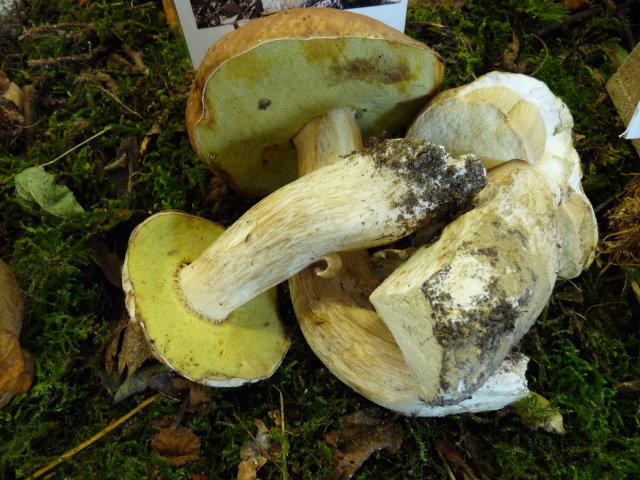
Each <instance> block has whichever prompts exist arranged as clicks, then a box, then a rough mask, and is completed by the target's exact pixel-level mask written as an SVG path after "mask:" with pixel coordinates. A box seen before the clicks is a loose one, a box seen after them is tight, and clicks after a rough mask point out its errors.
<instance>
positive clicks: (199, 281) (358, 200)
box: [179, 139, 486, 321]
mask: <svg viewBox="0 0 640 480" xmlns="http://www.w3.org/2000/svg"><path fill="white" fill-rule="evenodd" d="M485 181H486V178H485V172H484V168H483V167H482V165H481V163H480V162H479V161H478V160H477V159H476V158H475V157H472V156H468V157H463V158H458V159H454V158H451V157H449V156H448V155H447V154H446V153H445V152H444V150H442V149H441V148H438V147H435V146H433V145H431V144H428V143H427V142H424V141H422V140H416V139H395V140H388V141H385V142H380V143H378V144H376V145H374V146H373V147H370V148H367V149H365V150H362V151H360V152H356V153H353V154H351V155H349V156H348V157H346V158H344V159H340V160H339V161H337V162H336V163H333V164H332V165H329V166H326V167H323V168H321V169H319V170H316V171H314V172H312V173H309V174H308V175H305V176H303V177H302V178H300V179H298V180H297V181H295V182H293V183H291V184H289V185H286V186H285V187H283V188H281V189H279V190H277V191H276V192H274V193H273V194H271V195H269V196H268V197H267V198H265V199H264V200H262V201H261V202H259V203H258V204H256V205H255V206H254V207H253V208H251V209H250V210H249V211H247V213H245V214H244V215H243V216H242V217H241V218H240V219H239V220H238V221H237V222H236V223H235V224H234V225H232V226H231V227H230V228H229V229H228V230H227V231H226V232H225V233H224V234H223V235H221V236H220V238H219V239H218V240H217V241H216V242H215V243H214V244H213V245H211V247H209V248H208V249H207V250H206V251H205V252H204V253H203V254H202V255H201V256H200V257H199V258H198V259H197V260H196V261H195V262H193V263H191V264H190V265H188V266H186V267H185V268H183V269H182V271H181V272H180V274H179V277H180V278H179V282H180V285H181V288H182V291H183V294H184V298H185V300H186V302H187V303H188V304H189V305H190V306H191V308H193V309H194V310H195V311H197V312H199V313H200V314H201V315H203V316H204V317H205V318H208V319H210V320H213V321H222V320H224V319H225V318H226V317H227V315H228V314H229V313H230V312H231V311H233V310H234V309H235V308H237V307H238V306H240V305H242V304H244V303H246V302H247V301H248V300H250V299H251V298H253V297H254V296H256V295H258V294H259V293H262V292H263V291H265V290H267V289H269V288H271V287H273V286H274V285H277V284H278V283H280V282H282V281H284V280H286V279H287V278H290V277H291V276H293V275H294V274H296V273H297V272H299V271H301V270H302V269H303V268H305V267H307V266H308V265H311V264H313V263H315V262H317V261H319V260H320V259H321V258H322V257H323V256H324V255H326V254H327V253H332V252H336V251H343V250H355V249H360V248H368V247H373V246H378V245H384V244H386V243H389V242H392V241H395V240H397V239H399V238H402V237H403V236H405V235H407V234H408V233H410V232H412V231H414V230H415V229H417V228H419V227H420V226H421V225H423V224H425V223H428V222H431V221H433V218H434V217H436V216H440V215H443V214H446V213H447V212H448V211H450V210H451V209H457V208H459V206H460V203H462V202H465V201H466V200H467V199H468V198H469V197H470V195H471V194H473V193H475V191H476V190H478V189H479V188H482V187H483V186H484V183H485Z"/></svg>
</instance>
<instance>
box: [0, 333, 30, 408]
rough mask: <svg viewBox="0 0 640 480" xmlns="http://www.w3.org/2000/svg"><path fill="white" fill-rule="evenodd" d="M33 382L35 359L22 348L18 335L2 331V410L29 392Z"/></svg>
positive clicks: (0, 348) (0, 347) (0, 391)
mask: <svg viewBox="0 0 640 480" xmlns="http://www.w3.org/2000/svg"><path fill="white" fill-rule="evenodd" d="M32 381H33V358H32V357H31V355H30V354H29V352H27V351H26V350H24V349H23V348H21V347H20V341H19V339H18V336H17V335H16V334H14V333H12V332H10V331H8V330H0V408H2V407H4V406H5V405H6V404H7V403H9V402H10V401H11V399H12V398H13V397H14V396H16V395H17V394H19V393H24V392H26V391H27V390H29V387H30V386H31V382H32Z"/></svg>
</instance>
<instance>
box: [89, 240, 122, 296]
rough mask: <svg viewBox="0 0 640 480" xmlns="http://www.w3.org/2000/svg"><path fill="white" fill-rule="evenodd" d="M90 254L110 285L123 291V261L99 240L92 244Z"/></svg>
mask: <svg viewBox="0 0 640 480" xmlns="http://www.w3.org/2000/svg"><path fill="white" fill-rule="evenodd" d="M90 253H91V257H92V259H93V261H94V262H95V263H96V265H98V267H100V270H102V273H104V276H105V278H106V279H107V280H108V281H109V283H110V284H111V285H113V286H114V287H116V288H118V289H120V290H122V259H121V258H120V257H119V256H118V255H116V254H115V253H114V252H112V251H111V250H109V248H108V247H107V246H106V245H105V244H104V243H102V242H101V241H99V240H93V241H92V242H91V247H90Z"/></svg>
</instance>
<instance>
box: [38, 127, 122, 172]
mask: <svg viewBox="0 0 640 480" xmlns="http://www.w3.org/2000/svg"><path fill="white" fill-rule="evenodd" d="M109 130H111V127H105V128H104V129H103V130H102V131H100V132H98V133H96V134H95V135H94V136H93V137H89V138H87V139H86V140H84V141H83V142H80V143H79V144H78V145H76V146H75V147H72V148H70V149H69V150H67V151H66V152H64V153H63V154H62V155H58V156H57V157H56V158H54V159H53V160H51V161H50V162H47V163H44V164H42V165H40V166H41V167H48V166H49V165H52V164H54V163H55V162H57V161H58V160H60V159H61V158H63V157H66V156H67V155H69V154H70V153H71V152H73V151H74V150H77V149H78V148H80V147H81V146H83V145H85V144H87V143H89V142H90V141H91V140H93V139H94V138H97V137H99V136H100V135H103V134H105V133H107V132H108V131H109Z"/></svg>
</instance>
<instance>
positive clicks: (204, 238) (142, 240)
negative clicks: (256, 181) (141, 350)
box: [127, 212, 289, 387]
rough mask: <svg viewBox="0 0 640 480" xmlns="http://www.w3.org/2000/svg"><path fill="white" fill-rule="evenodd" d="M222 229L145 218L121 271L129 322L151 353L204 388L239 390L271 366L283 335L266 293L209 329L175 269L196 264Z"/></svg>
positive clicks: (161, 216)
mask: <svg viewBox="0 0 640 480" xmlns="http://www.w3.org/2000/svg"><path fill="white" fill-rule="evenodd" d="M223 231H224V229H223V228H222V227H221V226H219V225H217V224H215V223H212V222H210V221H208V220H205V219H202V218H199V217H195V216H192V215H188V214H185V213H182V212H161V213H158V214H156V215H153V216H151V217H149V218H148V219H147V220H145V222H143V223H142V224H141V225H140V226H139V227H138V228H137V229H136V230H135V231H134V233H133V234H132V236H131V239H130V241H129V248H128V250H127V270H128V275H129V281H130V283H131V287H132V289H133V291H134V296H135V315H136V320H137V321H138V322H140V324H141V325H142V327H143V329H144V331H145V333H146V335H147V338H148V340H149V343H150V345H151V347H152V348H153V350H154V351H155V353H156V354H157V355H158V356H159V357H160V359H161V360H163V361H164V362H165V363H167V364H168V365H169V366H170V367H171V368H173V369H174V370H175V371H176V372H178V373H179V374H181V375H183V376H185V377H187V378H190V379H191V380H194V381H196V382H198V383H202V384H206V385H211V386H222V387H225V386H228V387H232V386H238V385H241V384H243V383H246V382H250V381H256V380H260V379H262V378H267V377H269V376H270V375H271V374H273V372H274V371H275V370H276V369H277V368H278V366H279V365H280V362H281V361H282V359H283V357H284V355H285V353H286V351H287V349H288V347H289V337H288V335H287V334H286V332H285V331H284V329H283V326H282V324H281V322H280V319H279V317H278V311H277V305H276V292H275V289H271V290H269V291H267V292H265V293H263V294H261V295H259V296H257V297H256V298H254V299H253V300H251V301H250V302H248V303H246V304H245V305H243V306H242V307H240V308H238V309H236V310H235V311H234V312H233V313H232V314H231V315H230V316H229V318H227V319H226V320H225V321H223V322H221V323H213V322H211V321H209V320H206V319H203V318H201V317H200V316H198V315H197V314H196V313H195V312H193V311H192V310H191V309H189V308H188V307H187V306H186V304H185V302H184V301H183V299H182V297H181V293H180V290H179V288H178V277H177V274H178V271H179V270H180V268H181V267H182V266H184V265H185V264H188V263H190V262H192V261H193V260H195V259H196V258H197V257H198V255H200V253H201V252H202V251H203V250H205V249H206V248H207V247H208V246H209V245H211V243H213V242H214V241H215V240H216V239H217V238H218V237H219V236H220V234H221V233H222V232H223Z"/></svg>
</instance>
